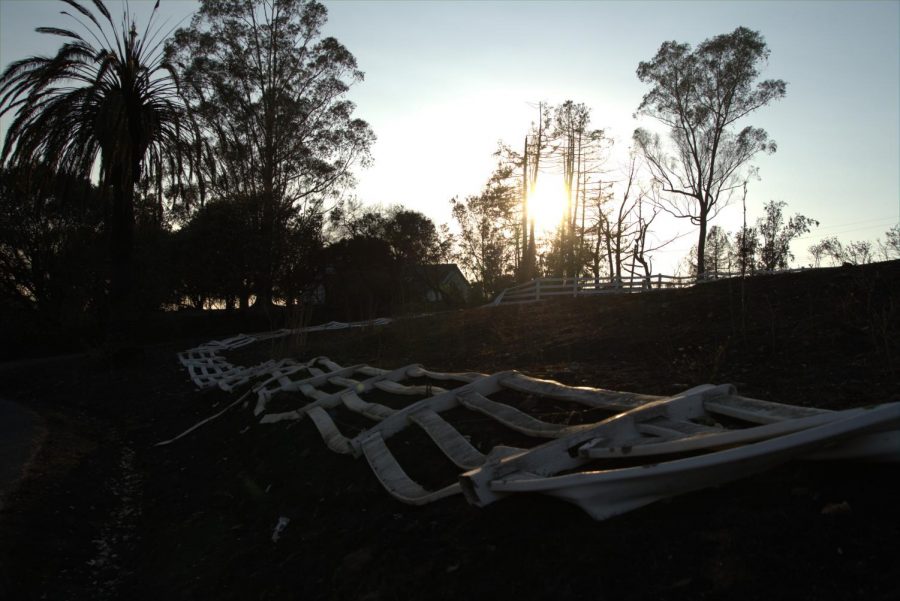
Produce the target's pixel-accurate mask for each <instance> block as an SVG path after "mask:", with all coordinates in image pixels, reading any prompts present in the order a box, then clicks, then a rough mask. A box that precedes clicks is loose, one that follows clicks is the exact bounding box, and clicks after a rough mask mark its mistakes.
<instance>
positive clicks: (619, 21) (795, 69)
mask: <svg viewBox="0 0 900 601" xmlns="http://www.w3.org/2000/svg"><path fill="white" fill-rule="evenodd" d="M107 4H108V5H109V6H110V8H111V10H113V11H115V10H116V9H117V7H118V2H116V1H111V2H107ZM151 5H152V3H147V2H143V1H140V2H138V1H135V0H132V2H131V7H132V9H133V11H134V12H136V13H138V14H139V15H140V14H146V13H147V12H148V11H149V7H150V6H151ZM326 5H327V6H328V9H329V22H328V24H327V26H326V31H325V33H326V34H327V35H333V36H335V37H337V38H338V39H339V40H340V41H341V42H342V43H344V45H346V46H347V47H348V48H349V49H350V51H351V52H353V54H354V55H355V56H356V58H357V60H358V62H359V66H360V68H361V69H362V70H363V71H364V72H365V73H366V78H365V81H364V82H362V83H359V84H357V85H356V86H355V87H354V88H353V89H352V90H351V92H350V99H351V100H353V101H354V102H355V103H356V104H357V115H358V116H359V117H362V118H363V119H366V120H367V121H369V122H370V124H371V125H372V128H373V129H374V131H375V133H376V135H377V136H378V142H377V143H376V145H375V147H374V149H373V156H374V159H375V161H374V164H373V166H372V167H371V168H369V169H367V170H365V171H361V172H359V174H358V179H359V186H358V187H357V189H356V192H355V194H356V196H357V197H358V198H359V199H360V200H362V201H363V202H365V203H383V204H392V203H402V204H403V205H405V206H407V207H409V208H412V209H416V210H420V211H422V212H424V213H426V214H427V215H429V216H430V217H432V218H433V219H434V220H435V221H437V222H444V221H449V219H450V216H449V203H448V201H449V199H450V198H451V197H453V196H459V197H465V196H467V195H470V194H476V193H477V192H478V191H479V190H480V188H481V187H482V186H483V184H484V182H485V180H486V179H487V177H488V176H489V175H490V173H491V171H492V169H493V167H494V165H495V161H496V159H494V157H492V153H493V152H494V151H495V150H496V148H497V142H498V141H499V140H503V141H505V142H507V143H509V144H511V145H512V146H513V147H515V148H519V147H520V146H521V144H522V139H523V136H524V135H525V133H526V131H527V129H528V126H529V124H530V123H531V121H532V120H534V119H535V117H536V114H537V109H536V108H535V105H536V103H537V101H539V100H545V101H549V102H550V103H558V102H561V101H563V100H565V99H572V100H574V101H576V102H584V103H585V104H587V105H588V106H589V107H591V108H592V109H593V112H592V125H593V126H594V127H598V128H604V129H606V130H607V131H608V132H609V133H610V134H611V135H612V136H613V137H614V139H615V141H616V149H617V152H618V153H620V154H618V155H614V156H613V157H612V158H611V161H610V165H609V167H610V168H611V169H613V170H615V168H616V167H617V165H618V164H619V162H620V161H621V154H622V153H624V152H625V150H626V149H627V148H628V146H629V144H630V138H631V132H632V131H633V129H634V128H635V127H636V126H637V125H641V124H645V123H643V122H641V123H639V122H637V121H635V120H633V118H632V113H633V112H634V111H635V109H636V108H637V106H638V104H639V103H640V101H641V97H642V96H643V94H644V93H645V92H646V91H647V87H646V86H645V85H644V84H641V83H640V82H639V81H638V79H637V77H636V75H635V69H636V68H637V65H638V63H639V62H640V61H642V60H649V59H650V58H652V57H653V55H654V54H655V53H656V50H657V49H658V48H659V46H660V44H661V43H662V42H663V41H666V40H677V41H679V42H688V43H690V44H692V45H696V44H698V43H700V42H701V41H703V40H704V39H706V38H708V37H711V36H714V35H717V34H720V33H728V32H731V31H733V30H734V29H735V28H736V27H738V26H745V27H749V28H751V29H755V30H758V31H760V32H761V33H762V34H763V36H764V37H765V39H766V41H767V43H768V45H769V49H770V51H771V56H770V59H769V62H768V64H767V65H766V66H765V67H764V69H763V73H762V77H763V78H776V79H784V80H785V81H787V82H788V88H787V96H786V97H785V98H784V99H783V100H781V101H779V102H776V103H774V104H772V105H770V106H768V107H765V108H763V109H760V110H759V111H757V112H756V113H753V114H751V115H750V116H749V117H748V118H746V119H744V121H742V122H739V125H740V126H744V125H749V124H752V125H755V126H759V127H763V128H765V129H766V130H767V131H768V132H769V135H770V136H771V137H772V138H773V139H775V140H776V141H777V142H778V152H777V153H775V154H774V155H771V156H765V155H760V156H758V157H757V158H756V159H755V160H754V161H753V164H755V165H757V166H758V167H759V169H760V176H761V178H762V179H761V180H760V181H758V182H753V183H752V184H751V188H750V194H749V198H748V213H749V216H750V220H751V221H752V220H753V219H754V218H755V217H756V216H758V215H759V214H760V213H761V211H762V204H763V203H764V202H766V201H768V200H784V201H786V202H787V203H788V209H787V210H788V211H789V212H790V213H794V212H800V213H803V214H805V215H808V216H811V217H814V218H816V219H818V220H819V221H820V222H821V227H819V228H818V229H816V230H814V232H813V234H811V235H810V236H808V237H806V238H805V239H804V240H800V241H798V242H796V243H795V244H794V248H793V249H794V252H795V254H796V255H797V262H798V263H801V264H803V263H805V262H807V261H808V259H807V256H806V248H807V247H808V246H809V245H810V244H812V243H814V242H816V241H817V240H818V239H820V238H822V237H823V236H831V235H838V236H840V237H842V238H843V239H845V240H849V239H870V240H872V239H875V238H877V237H879V236H881V237H883V234H884V232H885V231H886V230H887V229H888V228H889V227H891V226H892V225H894V224H896V223H898V221H900V150H898V148H900V2H898V1H896V0H893V1H888V0H886V1H876V2H864V1H856V2H837V1H829V2H814V1H801V2H774V1H770V2H765V1H756V2H721V3H717V2H543V1H534V2H511V1H509V2H461V1H457V2H439V1H431V2H383V1H364V2H359V1H331V2H326ZM196 6H197V4H196V3H195V2H189V1H187V0H180V1H179V0H168V1H167V0H162V2H161V11H162V13H163V15H166V16H167V17H168V19H169V23H170V24H172V25H174V24H176V23H178V22H179V21H180V20H181V19H185V20H184V21H183V23H184V24H185V25H186V24H187V23H188V21H189V15H190V14H191V13H192V12H193V11H194V10H195V9H196ZM61 8H64V5H63V4H62V3H61V2H55V1H47V0H39V1H36V0H0V37H2V42H0V64H2V65H3V66H5V65H6V64H7V63H9V62H11V61H13V60H16V59H19V58H22V57H24V56H28V55H31V54H41V53H49V52H52V51H54V50H55V48H56V47H57V46H58V41H59V38H56V39H54V38H52V37H51V36H47V35H41V34H36V33H34V31H33V30H34V28H35V27H37V26H43V25H60V24H66V18H65V17H60V16H59V15H58V11H59V10H60V9H61ZM139 22H140V21H139ZM611 177H614V174H611ZM740 213H741V211H740V202H739V199H738V200H737V201H736V202H734V203H733V205H732V207H731V208H729V209H728V210H726V211H725V212H724V213H723V214H722V215H721V216H720V217H719V219H718V220H717V221H716V223H718V224H720V225H722V226H723V227H725V228H726V229H729V230H732V229H736V228H737V227H739V225H740V219H741V216H740ZM666 227H672V226H671V225H667V226H666ZM674 227H677V228H678V230H679V231H680V232H683V233H685V232H688V231H690V227H689V225H688V224H687V223H686V222H684V221H679V222H678V223H676V224H675V226H674ZM693 242H694V240H693V236H689V237H686V238H683V239H680V240H678V241H676V242H675V243H673V244H672V245H671V247H670V251H669V252H668V253H667V255H666V256H661V257H659V259H658V261H657V263H656V265H655V267H657V268H658V270H662V271H671V268H672V266H673V265H674V262H675V261H676V260H677V259H678V258H680V257H681V256H683V255H684V254H686V253H687V251H688V250H689V248H690V246H691V244H693Z"/></svg>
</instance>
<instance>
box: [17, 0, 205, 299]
mask: <svg viewBox="0 0 900 601" xmlns="http://www.w3.org/2000/svg"><path fill="white" fill-rule="evenodd" d="M65 3H66V4H67V5H68V6H69V7H71V8H73V9H75V10H76V11H77V12H78V15H77V17H83V19H79V18H76V17H74V16H73V21H75V22H76V23H78V24H80V25H81V26H82V27H83V29H85V30H86V35H82V34H80V33H78V32H76V31H72V30H66V29H59V28H55V27H39V28H38V29H37V31H38V32H40V33H46V34H50V35H56V36H61V37H63V38H65V40H66V42H65V43H64V44H63V45H62V47H61V48H60V49H59V51H58V52H57V53H56V55H54V56H52V57H31V58H26V59H23V60H20V61H16V62H14V63H12V64H10V65H9V66H8V67H7V68H6V70H5V71H4V72H3V74H2V76H0V106H2V109H0V116H2V115H4V114H6V113H8V112H14V113H15V117H14V119H13V122H12V124H11V125H10V127H9V130H8V131H7V134H6V140H5V142H4V145H3V153H2V158H3V161H4V163H5V164H7V165H9V164H16V165H20V166H27V165H32V164H35V163H37V162H41V163H43V164H45V165H47V166H48V167H49V168H51V169H52V170H54V171H59V172H61V173H67V174H71V175H73V176H77V177H80V178H85V179H87V178H89V177H90V176H91V175H92V172H93V171H94V169H95V167H99V169H98V173H99V186H100V189H101V190H102V191H103V192H104V193H108V194H109V195H110V196H111V198H112V202H111V210H110V212H109V214H108V216H107V217H106V222H107V225H108V228H107V229H108V232H109V240H110V246H109V253H110V254H109V256H110V260H111V267H112V269H111V272H110V276H111V284H110V298H111V301H112V306H113V309H114V311H115V312H116V313H117V314H121V313H123V312H126V311H128V310H129V309H130V307H131V306H132V305H131V294H132V288H133V281H132V280H133V274H132V271H133V263H132V259H133V253H134V223H135V217H134V211H135V208H134V202H135V186H136V184H137V183H138V182H139V181H140V179H141V177H142V176H147V177H149V179H151V180H155V181H156V182H157V184H158V185H157V187H158V188H159V189H160V194H161V188H162V177H161V173H162V170H163V168H164V167H166V166H167V165H168V166H169V167H173V166H174V165H176V164H181V159H182V158H185V157H181V156H180V154H178V153H179V151H180V149H181V148H182V141H183V139H184V138H185V135H186V131H187V130H186V129H185V128H184V127H183V126H182V119H183V113H182V105H181V102H180V100H179V96H178V94H177V89H176V85H175V83H174V81H173V79H172V78H171V77H169V65H168V64H167V63H166V62H165V60H164V59H163V56H162V53H161V52H160V46H159V43H158V41H157V40H158V38H156V37H155V35H156V34H155V33H154V31H153V29H152V24H153V16H151V18H150V20H149V21H148V23H147V25H146V27H145V28H144V31H143V33H141V34H139V32H138V29H137V25H136V24H135V23H134V22H133V21H132V19H131V16H130V14H129V13H128V11H127V9H126V11H125V13H124V14H123V16H122V20H121V22H120V23H119V24H118V25H117V24H116V23H115V22H114V20H113V18H112V16H111V15H110V13H109V10H108V9H107V8H106V6H105V5H104V3H103V2H102V1H100V0H95V1H94V7H95V8H96V11H97V12H98V13H99V15H95V13H94V12H93V11H92V10H90V9H88V8H86V7H85V6H84V5H82V4H81V3H80V2H78V1H76V0H65ZM158 6H159V2H157V3H156V6H155V7H154V12H153V15H155V14H156V8H158ZM65 14H68V13H65Z"/></svg>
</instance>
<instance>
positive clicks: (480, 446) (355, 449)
mask: <svg viewBox="0 0 900 601" xmlns="http://www.w3.org/2000/svg"><path fill="white" fill-rule="evenodd" d="M280 335H284V334H283V333H282V332H279V333H273V334H272V335H270V336H268V338H271V337H274V336H280ZM249 338H253V337H243V336H238V337H234V338H231V339H228V340H225V341H219V342H213V343H209V344H207V345H203V346H201V347H198V348H196V349H191V350H190V351H186V352H185V353H181V354H180V356H179V358H180V360H181V362H182V364H183V365H184V366H185V367H186V368H187V370H188V372H189V373H190V374H191V378H192V380H193V381H194V382H195V384H197V386H198V387H206V388H208V387H211V386H218V387H220V388H222V389H225V390H228V391H234V390H235V389H236V388H238V387H245V388H247V390H246V392H245V394H244V395H243V396H242V397H241V398H240V399H238V401H236V402H235V403H232V404H231V405H229V406H228V407H227V408H226V409H225V410H223V411H221V412H219V413H218V414H216V415H215V416H212V417H210V418H207V419H206V420H203V421H202V422H200V423H199V424H196V425H194V426H192V427H191V428H189V429H188V430H187V431H185V432H184V433H182V434H181V435H179V436H176V437H175V438H173V439H171V440H169V441H165V442H164V443H161V444H171V443H173V442H175V441H177V440H179V439H181V438H182V437H184V436H185V435H186V434H189V433H190V432H193V431H194V430H196V429H197V428H198V427H200V426H202V425H204V424H206V423H208V422H209V421H212V420H213V419H215V418H216V417H218V416H219V415H221V414H222V413H223V412H224V411H227V410H228V409H230V408H231V407H233V406H235V405H236V404H237V403H238V402H239V401H240V400H243V399H244V398H245V397H246V396H247V395H255V396H256V403H255V405H254V409H253V411H252V414H253V418H249V417H248V419H255V420H256V421H257V424H258V425H259V426H260V427H275V428H277V427H279V424H283V422H292V421H295V420H302V419H309V420H310V421H311V422H312V424H313V425H314V426H315V428H316V429H317V431H318V432H319V434H320V436H321V437H322V440H323V442H324V443H325V445H326V446H327V447H328V448H329V449H330V450H332V451H334V452H336V453H339V454H343V455H349V456H353V457H365V459H366V461H367V463H368V464H369V466H370V467H371V469H372V473H373V474H374V475H375V477H376V478H377V479H378V481H379V482H380V483H381V485H382V486H383V487H384V489H385V490H386V491H387V492H388V493H389V494H390V495H391V496H393V497H394V498H396V499H397V500H399V501H402V502H404V503H407V504H412V505H421V504H425V503H431V502H433V501H436V500H438V499H442V498H445V497H448V496H452V495H458V494H464V495H465V498H466V499H467V500H468V501H469V502H470V503H471V504H474V505H476V506H484V505H487V504H490V503H493V502H495V501H498V500H500V499H502V498H503V497H505V496H508V495H510V494H514V493H517V492H518V493H522V492H526V493H536V492H537V493H543V494H548V495H551V496H555V497H558V498H561V499H564V500H566V501H569V502H572V503H575V504H576V505H578V506H579V507H581V508H582V509H584V510H585V511H586V512H587V513H589V514H590V515H591V516H592V517H594V518H595V519H605V518H608V517H611V516H613V515H617V514H619V513H622V512H625V511H630V510H632V509H635V508H637V507H640V506H643V505H646V504H648V503H651V502H653V501H655V500H658V499H661V498H664V497H667V496H672V495H674V494H680V493H682V492H688V491H690V490H696V489H698V488H703V487H706V486H711V485H715V484H719V483H721V482H727V481H729V480H734V479H736V478H740V477H743V476H746V475H749V474H752V473H755V472H757V471H760V470H763V469H766V468H768V467H770V466H773V465H777V464H779V463H781V462H784V461H787V460H789V459H793V458H807V459H834V458H841V459H846V458H853V459H875V460H890V461H900V403H891V404H886V405H881V406H879V407H877V408H871V409H852V410H846V411H827V410H824V409H817V408H811V407H795V406H791V405H784V404H780V403H773V402H768V401H761V400H757V399H750V398H747V397H742V396H740V395H738V394H737V392H736V390H735V389H734V387H732V386H729V385H723V386H712V385H703V386H698V387H695V388H692V389H690V390H687V391H685V392H683V393H681V394H679V395H675V396H673V397H665V398H664V397H657V396H651V395H642V394H636V393H631V392H619V391H611V390H604V389H599V388H589V387H572V386H566V385H564V384H561V383H559V382H554V381H550V380H540V379H536V378H531V377H529V376H526V375H524V374H521V373H519V372H516V371H505V372H499V373H495V374H483V373H477V372H465V373H447V372H438V371H431V370H428V369H425V368H424V367H422V366H421V365H418V364H412V365H406V366H403V367H400V368H396V369H392V370H388V369H382V368H377V367H373V366H369V365H363V364H360V365H351V366H347V367H344V366H341V365H340V364H338V363H336V362H334V361H331V360H330V359H327V358H325V357H316V358H314V359H311V360H309V361H296V360H293V359H282V360H278V361H276V360H270V361H266V362H263V363H260V364H259V365H256V366H253V367H242V366H235V365H231V364H230V363H228V361H227V360H226V358H225V357H223V356H222V355H221V354H220V353H221V352H226V351H228V350H233V349H235V348H239V347H241V346H246V344H249V342H248V339H249ZM255 338H256V339H257V340H259V339H265V338H267V336H266V335H258V336H256V337H255ZM273 401H274V402H275V405H277V406H273ZM409 429H418V430H421V431H422V432H424V433H425V434H426V435H427V437H428V439H429V440H430V441H431V443H432V444H433V445H434V446H435V447H436V448H437V450H438V451H439V452H440V453H441V454H442V455H443V456H444V457H446V459H448V460H449V461H450V462H451V463H452V464H453V465H454V466H456V469H457V472H456V474H457V475H456V478H455V479H451V481H449V482H444V483H443V484H442V485H439V486H436V487H435V486H432V487H428V486H425V485H423V484H421V483H420V482H418V481H417V480H416V479H415V478H413V477H411V476H410V475H409V473H408V470H407V467H404V465H402V464H401V461H400V460H398V458H397V456H395V454H394V453H393V452H392V450H391V445H392V444H393V441H392V440H391V439H393V438H395V437H402V436H404V433H405V432H407V431H408V430H409ZM423 451H424V449H423ZM428 471H429V472H430V471H431V470H430V469H429V470H428Z"/></svg>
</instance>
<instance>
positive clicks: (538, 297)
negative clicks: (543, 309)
mask: <svg viewBox="0 0 900 601" xmlns="http://www.w3.org/2000/svg"><path fill="white" fill-rule="evenodd" d="M534 289H535V292H536V296H535V299H534V300H541V278H537V279H536V280H535V281H534Z"/></svg>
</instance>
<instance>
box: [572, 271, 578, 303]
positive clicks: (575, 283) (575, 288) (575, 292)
mask: <svg viewBox="0 0 900 601" xmlns="http://www.w3.org/2000/svg"><path fill="white" fill-rule="evenodd" d="M576 296H578V276H575V277H574V278H572V297H573V298H574V297H576Z"/></svg>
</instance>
